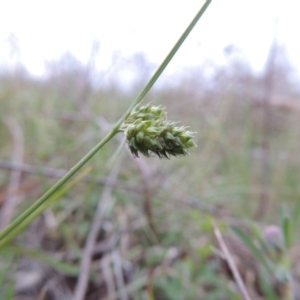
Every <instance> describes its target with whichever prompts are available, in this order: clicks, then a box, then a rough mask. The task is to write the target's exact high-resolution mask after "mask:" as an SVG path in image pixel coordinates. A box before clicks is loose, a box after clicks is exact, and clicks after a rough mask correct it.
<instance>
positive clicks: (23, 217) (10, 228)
mask: <svg viewBox="0 0 300 300" xmlns="http://www.w3.org/2000/svg"><path fill="white" fill-rule="evenodd" d="M210 2H211V0H207V1H206V2H205V3H204V5H203V6H202V8H201V9H200V10H199V12H198V13H197V14H196V16H195V17H194V19H193V20H192V22H191V23H190V24H189V26H188V27H187V28H186V30H185V31H184V32H183V34H182V35H181V36H180V38H179V40H178V41H177V43H176V44H175V45H174V47H173V48H172V50H171V51H170V53H169V54H168V55H167V57H166V58H165V59H164V61H163V62H162V64H161V65H160V66H159V67H158V69H157V70H156V72H155V73H154V74H153V76H152V77H151V79H150V80H149V82H148V83H147V85H146V86H145V88H144V89H143V90H142V92H141V93H140V94H139V95H138V96H137V98H136V99H135V100H134V101H133V102H132V103H131V105H130V106H129V108H128V110H127V111H126V112H125V113H124V115H123V116H122V117H121V118H120V119H119V120H118V121H117V123H116V124H115V126H114V127H113V128H112V129H111V131H110V132H109V133H108V134H107V135H106V136H105V137H104V138H103V139H102V140H101V141H100V142H99V143H98V144H97V145H96V146H95V147H94V148H93V149H92V150H91V151H90V152H89V153H88V154H86V155H85V156H84V157H83V158H82V159H81V160H80V161H79V162H78V163H77V164H76V165H75V166H74V167H73V168H71V170H70V171H68V172H67V174H66V175H64V176H63V177H62V178H61V179H60V180H59V181H58V182H57V183H56V184H54V185H53V186H52V187H51V188H50V189H49V190H48V191H47V192H46V193H45V194H44V195H43V196H42V197H41V198H39V199H38V200H37V201H36V202H35V203H34V204H32V205H31V206H30V207H29V208H28V209H26V210H25V211H24V212H23V213H21V214H20V215H19V216H18V217H17V218H16V219H15V220H14V221H12V222H11V223H10V224H9V225H8V226H7V227H6V228H5V229H4V230H3V231H2V232H1V233H0V243H1V241H2V243H1V246H3V245H4V244H6V243H7V242H8V240H9V239H6V240H5V242H4V243H3V239H4V238H5V237H6V236H7V235H8V234H9V233H10V232H11V231H13V230H16V227H18V226H22V222H24V221H25V220H26V219H27V218H29V217H30V215H31V214H33V213H34V212H35V211H36V210H38V209H39V207H40V206H42V205H43V204H44V203H45V202H46V201H47V200H48V199H49V198H50V197H51V196H52V195H53V194H54V193H55V192H56V191H57V190H58V189H59V188H60V187H62V186H63V185H64V184H65V183H66V182H67V181H68V180H69V179H70V178H71V177H72V176H73V175H74V174H75V173H76V172H77V171H78V170H79V169H81V168H82V167H83V166H84V165H85V164H86V163H87V162H88V161H89V160H90V159H91V158H92V157H93V156H94V155H95V154H96V153H97V152H98V151H99V150H100V149H101V148H102V147H103V146H104V145H105V144H106V143H107V142H108V141H109V140H111V139H112V138H113V137H114V136H115V135H116V134H117V133H118V131H119V128H120V126H121V125H122V123H123V122H124V120H125V118H126V116H127V115H128V114H129V113H130V112H131V111H132V109H133V108H134V107H135V106H136V105H137V104H138V103H140V102H141V101H142V99H143V98H144V97H145V95H146V94H147V93H148V91H149V90H150V89H151V87H152V86H153V85H154V83H155V82H156V80H157V79H158V77H159V76H160V75H161V73H162V72H163V71H164V69H165V68H166V66H167V65H168V64H169V62H170V61H171V59H172V58H173V56H174V55H175V53H176V52H177V50H178V49H179V47H180V46H181V45H182V43H183V42H184V40H185V39H186V37H187V36H188V35H189V33H190V32H191V30H192V29H193V27H194V26H195V25H196V23H197V22H198V20H199V19H200V17H201V16H202V15H203V13H204V12H205V10H206V9H207V7H208V6H209V4H210ZM11 238H12V236H10V239H11Z"/></svg>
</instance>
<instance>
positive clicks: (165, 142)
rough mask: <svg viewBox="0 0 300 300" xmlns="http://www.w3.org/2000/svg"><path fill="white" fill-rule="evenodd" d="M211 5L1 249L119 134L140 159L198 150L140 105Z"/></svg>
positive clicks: (188, 136) (7, 232)
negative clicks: (103, 132)
mask: <svg viewBox="0 0 300 300" xmlns="http://www.w3.org/2000/svg"><path fill="white" fill-rule="evenodd" d="M210 3H211V0H206V1H205V3H204V5H203V6H202V7H201V9H200V10H199V12H198V13H197V14H196V16H195V17H194V18H193V20H192V21H191V23H190V24H189V25H188V27H187V28H186V29H185V31H184V32H183V34H182V35H181V36H180V38H179V39H178V41H177V42H176V43H175V45H174V46H173V48H172V49H171V51H170V52H169V54H168V55H167V56H166V58H165V59H164V60H163V62H162V63H161V65H160V66H159V67H158V69H157V71H156V72H155V73H154V74H153V76H152V77H151V78H150V80H149V82H148V83H147V84H146V86H145V87H144V89H143V90H142V91H141V93H140V94H139V95H138V96H137V98H136V99H134V100H133V101H132V103H131V105H130V106H129V108H128V110H127V111H126V112H125V113H124V114H123V115H122V116H121V117H120V119H119V120H118V121H117V122H116V123H115V125H114V126H113V127H112V129H111V130H110V131H109V132H108V133H107V135H106V136H105V137H104V138H103V139H102V140H101V141H100V142H99V143H98V144H97V145H96V146H95V147H94V148H93V149H91V150H90V151H89V152H88V153H87V154H86V155H85V156H84V157H83V158H82V159H81V160H80V161H79V162H77V163H76V164H75V165H74V166H73V167H72V168H71V169H70V170H69V171H68V172H67V173H66V174H65V175H64V176H63V177H62V178H61V179H60V180H59V181H58V182H57V183H56V184H54V185H53V186H52V187H51V188H50V189H49V190H48V191H47V192H46V193H45V194H44V195H42V196H41V197H40V198H39V199H38V200H37V201H36V202H35V203H34V204H32V205H31V206H30V207H29V208H28V209H26V210H25V211H24V212H23V213H21V214H20V215H19V216H18V217H17V218H16V219H15V220H13V221H12V222H11V223H10V224H9V225H8V226H7V227H6V228H5V229H4V230H3V231H2V232H1V233H0V248H1V247H3V246H4V245H6V244H7V243H8V242H9V241H10V240H11V239H13V238H14V237H15V236H16V235H17V234H18V233H19V232H21V231H22V230H23V229H24V228H25V227H26V226H27V225H29V223H30V222H32V221H33V220H34V219H35V218H36V217H37V216H38V215H40V214H41V213H42V212H43V211H44V210H45V209H46V208H47V207H48V206H49V205H48V204H49V203H48V202H50V203H53V202H54V200H53V197H54V198H55V201H57V200H58V198H59V197H55V194H56V193H59V191H60V189H61V188H62V187H63V185H65V184H66V183H67V182H68V181H69V180H70V178H71V177H72V176H73V175H75V174H76V173H77V172H78V171H79V170H80V169H81V168H82V167H83V166H84V165H85V164H86V163H87V162H88V161H89V160H90V159H91V158H92V157H93V156H94V155H95V154H96V153H97V152H98V151H99V150H100V149H101V148H102V147H103V146H104V145H105V144H106V143H108V142H109V141H110V140H111V139H112V138H113V137H114V136H115V135H116V134H118V133H119V132H123V133H124V134H125V136H126V141H127V143H128V146H129V148H130V150H131V152H132V154H133V155H135V156H139V154H143V155H145V156H150V155H152V154H155V155H157V156H158V157H160V158H163V157H165V158H170V157H171V156H182V155H186V154H187V153H188V149H189V148H191V147H194V146H195V143H194V142H193V135H194V132H192V131H190V130H189V129H188V128H187V127H185V126H179V124H178V123H174V122H171V121H168V120H167V118H166V113H165V110H164V108H163V107H161V106H154V105H152V104H149V105H144V106H141V105H140V102H141V101H142V100H143V98H144V97H145V95H146V94H147V93H148V92H149V90H150V89H151V88H152V86H153V85H154V83H155V82H156V80H157V79H158V78H159V76H160V75H161V74H162V72H163V71H164V69H165V68H166V66H167V65H168V64H169V62H170V61H171V59H172V58H173V56H174V55H175V54H176V52H177V51H178V49H179V48H180V46H181V45H182V43H183V42H184V41H185V39H186V38H187V36H188V35H189V33H190V32H191V30H192V29H193V27H194V26H195V25H196V23H197V22H198V20H199V19H200V18H201V16H202V15H203V14H204V12H205V11H206V9H207V8H208V6H209V4H210Z"/></svg>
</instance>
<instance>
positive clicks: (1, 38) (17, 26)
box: [0, 0, 300, 75]
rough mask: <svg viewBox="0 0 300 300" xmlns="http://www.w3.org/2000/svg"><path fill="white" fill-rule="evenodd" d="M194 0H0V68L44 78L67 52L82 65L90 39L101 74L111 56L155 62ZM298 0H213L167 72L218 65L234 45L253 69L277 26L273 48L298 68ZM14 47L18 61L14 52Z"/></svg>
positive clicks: (191, 11)
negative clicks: (19, 68) (140, 56)
mask: <svg viewBox="0 0 300 300" xmlns="http://www.w3.org/2000/svg"><path fill="white" fill-rule="evenodd" d="M203 2H204V1H199V0H197V1H196V0H177V1H175V0H173V1H172V0H106V1H104V0H98V1H96V0H84V1H83V0H80V1H79V0H78V1H76V0H72V1H70V0H60V1H58V0H52V1H45V0H26V1H24V0H18V1H17V0H10V1H8V0H0V7H1V9H0V65H6V66H8V65H11V64H12V62H13V61H14V60H15V59H19V60H20V61H21V62H22V64H24V65H25V66H26V68H28V70H29V71H30V72H31V73H33V74H35V75H39V74H43V72H44V63H45V61H51V60H54V59H58V58H59V57H60V56H61V55H62V54H63V53H65V52H67V51H69V52H71V53H72V54H73V55H74V56H75V57H76V58H78V59H80V60H81V61H83V62H86V61H87V60H88V58H89V57H90V53H91V48H92V44H93V42H94V41H98V42H99V43H100V50H99V54H98V56H97V60H96V66H97V68H99V69H107V68H109V67H110V66H111V65H112V64H113V63H114V61H113V59H112V55H113V53H116V52H117V53H118V55H119V56H121V57H129V56H131V55H133V54H134V53H136V52H143V53H145V55H146V57H147V59H148V60H149V61H150V62H153V63H155V64H159V63H160V62H161V61H162V59H163V58H164V57H165V56H166V54H167V53H168V51H169V50H170V48H171V47H172V46H173V44H174V43H175V42H176V40H177V39H178V37H179V35H180V34H181V33H182V32H183V30H184V29H185V28H186V26H187V25H188V23H189V22H190V20H191V19H192V17H193V16H194V15H195V14H196V13H197V11H198V10H199V8H200V7H201V5H202V4H203ZM299 12H300V1H298V0H226V1H225V0H212V3H211V5H210V7H209V8H208V10H207V12H206V13H205V15H204V17H203V18H202V19H201V20H200V21H199V22H198V24H197V25H196V27H195V29H194V30H193V32H192V33H191V35H190V36H189V38H188V40H187V41H186V43H185V44H184V46H183V47H182V49H181V50H180V52H178V53H177V54H176V56H175V58H174V60H173V61H172V63H171V65H170V67H168V69H169V71H172V70H176V69H178V68H179V69H180V68H185V67H189V66H197V65H199V66H200V65H201V63H202V62H203V61H204V60H205V59H208V60H211V61H214V62H217V63H223V62H224V61H225V57H224V54H223V49H224V47H225V46H226V45H229V44H234V45H236V46H237V47H238V48H239V49H241V50H242V52H243V54H244V55H245V56H246V57H247V58H248V59H249V61H250V62H251V64H252V65H253V66H254V68H260V67H261V66H262V65H263V63H264V62H265V60H266V57H267V54H268V50H269V47H270V44H271V43H272V40H273V36H274V31H275V29H274V28H275V23H276V21H275V20H276V19H277V20H278V22H277V30H276V36H277V40H278V42H279V44H285V45H286V47H287V49H288V54H289V55H290V58H291V60H292V62H293V64H295V66H296V67H297V68H298V69H300V55H299V53H300V42H299V28H300V17H299ZM14 47H15V48H17V49H19V56H18V55H16V52H13V53H14V55H12V51H11V50H12V48H14Z"/></svg>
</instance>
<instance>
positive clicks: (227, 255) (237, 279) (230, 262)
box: [213, 222, 251, 300]
mask: <svg viewBox="0 0 300 300" xmlns="http://www.w3.org/2000/svg"><path fill="white" fill-rule="evenodd" d="M213 227H214V233H215V236H216V238H217V240H218V243H219V245H220V247H221V250H222V252H223V254H224V256H225V258H226V260H227V263H228V266H229V268H230V269H231V272H232V274H233V277H234V279H235V282H236V284H237V286H238V287H239V289H240V291H241V294H242V297H243V299H244V300H251V298H250V296H249V294H248V292H247V290H246V287H245V284H244V282H243V280H242V277H241V275H240V273H239V271H238V269H237V267H236V264H235V262H234V259H233V258H232V256H231V254H230V252H229V250H228V248H227V246H226V244H225V241H224V239H223V237H222V234H221V232H220V230H219V228H218V226H217V224H216V223H215V222H213Z"/></svg>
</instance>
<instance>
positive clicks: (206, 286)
mask: <svg viewBox="0 0 300 300" xmlns="http://www.w3.org/2000/svg"><path fill="white" fill-rule="evenodd" d="M199 72H200V71H199ZM216 72H217V70H216ZM53 76H54V75H53ZM67 76H69V77H67ZM72 76H75V75H74V74H73V73H72V72H71V73H68V74H67V75H66V77H65V78H64V80H65V82H71V84H68V85H65V91H61V90H60V89H59V88H58V87H57V84H56V82H57V81H55V80H53V78H52V80H50V79H49V80H44V81H43V82H38V81H35V80H33V79H30V78H26V77H20V78H19V77H16V76H13V75H10V76H8V75H2V77H1V78H0V119H1V122H2V121H3V120H4V119H5V118H7V117H9V116H10V117H12V118H14V119H15V120H16V121H17V122H18V123H19V124H20V126H21V128H22V131H23V135H24V141H25V142H24V143H25V144H24V149H25V153H24V159H23V161H24V163H26V164H30V165H34V166H40V167H52V168H57V169H69V168H70V167H71V166H73V165H74V164H75V163H76V162H77V161H78V160H79V159H80V158H81V157H82V156H83V155H84V154H85V153H86V152H87V151H88V150H89V149H90V148H91V147H92V146H93V145H95V143H97V141H99V140H100V139H101V138H102V137H103V136H104V135H105V133H106V132H105V130H103V129H101V128H99V127H98V126H97V124H96V123H95V120H97V118H98V117H102V118H104V119H105V120H106V121H107V122H108V126H109V125H111V124H112V123H113V122H114V121H115V120H116V118H117V117H118V116H120V114H121V113H122V112H124V109H125V108H126V107H128V105H129V103H130V99H132V97H131V95H130V94H125V93H124V92H122V91H118V90H116V89H113V88H112V89H111V90H110V89H109V88H106V89H102V88H100V87H98V88H96V87H95V88H92V89H91V90H90V91H89V92H88V94H84V95H82V98H80V99H79V100H78V99H75V96H74V95H76V91H78V94H79V92H80V91H79V88H78V86H76V84H75V83H76V81H75V80H73V81H72V80H71V79H72ZM251 76H252V77H251ZM200 77H201V76H200ZM68 78H69V80H68ZM249 78H250V79H251V78H252V79H253V80H250V79H249V82H243V81H242V80H241V82H240V81H239V80H240V79H239V73H238V71H236V74H234V75H231V76H230V77H225V78H223V81H222V84H218V82H215V86H214V89H213V90H212V89H209V88H205V86H204V85H203V83H199V85H200V84H201V85H200V86H201V87H203V90H201V95H200V96H199V93H198V92H199V90H198V85H197V81H196V79H194V81H193V84H194V85H192V84H191V85H190V86H187V85H185V88H184V89H181V88H180V86H175V87H168V88H167V89H166V90H163V89H162V90H155V91H152V92H151V93H150V94H149V95H148V96H147V101H154V103H155V104H163V105H165V106H166V107H167V110H168V117H169V118H170V119H172V120H174V121H176V120H178V121H181V122H182V124H185V125H190V126H191V127H192V129H193V130H195V131H197V143H198V148H196V149H192V150H191V155H190V156H187V157H183V158H180V159H171V160H159V159H157V158H154V157H153V158H152V157H151V158H149V159H147V160H144V159H143V161H145V165H146V167H145V168H146V170H147V171H151V172H152V177H151V179H150V181H149V182H148V184H149V189H150V202H151V210H152V220H153V223H154V225H155V232H154V231H153V228H151V226H150V225H149V219H148V216H147V214H146V213H145V210H144V204H145V201H146V200H145V199H146V196H147V195H146V193H145V192H143V181H142V173H141V170H140V168H139V167H138V165H137V164H136V160H137V159H132V157H131V155H130V154H128V153H127V152H126V151H125V150H123V152H122V155H121V156H120V157H119V162H120V172H119V174H118V180H119V181H118V182H119V184H118V183H117V184H116V187H115V189H114V190H113V193H112V201H113V207H112V208H111V209H110V210H108V211H106V212H105V214H104V217H103V224H102V227H101V230H100V232H99V234H98V237H97V243H98V246H99V245H102V247H103V249H104V250H99V251H98V252H97V253H95V254H94V257H93V262H94V268H95V270H94V271H95V272H96V275H95V276H91V278H90V284H89V288H88V296H87V297H86V299H88V300H89V299H94V298H93V297H94V296H93V295H94V293H98V295H100V296H102V297H103V298H104V296H105V295H107V282H105V280H104V279H103V276H102V275H103V269H101V268H100V265H101V263H102V262H103V261H104V259H105V258H106V259H107V258H108V257H109V255H110V254H111V253H112V252H113V251H114V250H116V249H117V250H118V251H119V253H120V256H121V258H122V259H123V263H124V269H123V275H124V281H125V287H126V288H128V289H131V290H132V291H133V292H132V297H131V298H130V299H163V300H169V299H170V300H174V299H175V300H176V299H217V300H218V299H220V300H222V299H241V298H240V297H239V296H237V292H236V291H234V289H233V288H232V284H231V283H230V282H229V279H228V277H226V276H224V274H223V273H224V272H222V270H223V269H222V267H221V266H220V261H219V260H218V259H217V256H215V255H214V254H213V251H212V250H211V245H214V246H215V247H217V245H216V244H215V242H214V238H213V232H212V225H211V220H212V219H216V220H217V221H218V222H219V226H220V227H222V228H225V227H227V226H228V227H229V226H230V225H232V223H234V224H235V222H241V223H244V222H245V220H252V221H254V222H255V224H256V225H257V226H258V227H259V228H262V227H263V226H264V225H266V224H271V223H277V224H278V214H279V210H280V207H281V206H282V205H283V204H285V205H286V206H287V207H288V208H289V209H290V211H293V208H294V207H295V204H296V203H297V202H298V201H299V184H298V182H299V180H298V179H299V178H300V168H299V164H300V160H299V150H300V149H299V148H300V144H299V140H300V139H299V137H300V118H299V112H297V111H293V110H290V111H281V110H280V109H279V108H276V107H272V108H271V110H272V122H271V128H270V132H269V136H268V137H267V138H268V139H269V141H270V150H269V161H270V170H269V173H268V176H269V184H268V187H267V188H268V194H269V199H270V207H269V208H268V210H267V211H264V212H263V216H262V218H261V219H260V220H255V212H256V210H257V207H258V206H259V202H260V199H261V193H262V185H261V179H262V178H261V176H262V175H261V174H262V160H261V152H262V145H263V140H264V138H266V137H265V136H264V135H263V118H262V115H263V114H262V107H261V106H260V105H258V104H255V103H254V101H253V97H252V96H251V95H252V94H251V93H252V92H253V91H255V89H256V88H258V87H257V86H256V83H257V81H258V80H259V78H257V76H256V75H255V74H249ZM54 79H55V76H54ZM58 79H59V78H58ZM186 80H187V79H185V78H182V81H183V82H186ZM195 81H196V82H195ZM72 82H73V83H72ZM224 82H225V83H226V82H227V83H229V82H236V84H233V85H231V87H230V89H229V88H228V87H226V88H224ZM253 82H254V83H255V84H253ZM62 86H64V85H62ZM225 86H226V84H225ZM241 86H242V89H243V91H244V95H245V96H243V98H241V93H240V89H241ZM291 89H292V87H291ZM66 95H69V96H66ZM70 95H71V96H70ZM84 99H88V100H87V102H81V100H84ZM87 108H88V109H89V110H90V111H91V112H92V114H93V115H92V116H90V117H87V116H86V115H85V112H84V111H85V109H87ZM118 143H119V142H118V141H117V140H113V141H112V143H109V144H107V145H106V147H105V148H103V151H100V152H99V153H97V154H96V155H95V157H94V158H93V159H92V160H91V161H90V165H91V166H92V167H93V169H92V171H91V172H90V175H91V176H92V178H94V179H97V178H99V177H103V178H105V177H106V176H107V170H106V169H104V168H103V162H106V161H108V160H109V158H110V157H111V156H112V154H113V153H114V151H115V149H116V147H117V146H118ZM13 147H14V144H13V142H12V138H11V133H10V132H9V130H8V128H7V127H6V126H5V125H4V123H1V126H0V158H1V159H5V160H7V161H9V160H10V159H11V152H12V149H13ZM8 182H9V172H8V171H5V170H2V169H0V199H2V198H1V197H3V195H4V193H5V191H6V187H7V185H8ZM54 182H55V179H53V178H47V177H43V176H40V175H39V176H36V175H30V174H27V173H24V174H23V175H22V180H21V186H20V187H19V191H20V193H21V194H22V196H23V199H24V200H23V202H22V203H21V204H20V205H19V206H18V209H17V211H15V215H17V214H18V213H19V212H21V211H22V210H23V209H24V208H25V207H28V206H29V204H30V203H32V202H33V200H34V199H36V198H37V196H38V195H40V194H41V193H42V192H43V191H45V190H46V189H47V188H49V187H50V186H51V185H52V184H53V183H54ZM121 184H122V185H125V188H124V187H122V186H121ZM131 186H135V187H136V186H137V187H138V188H139V190H138V191H132V190H130V187H131ZM126 187H127V189H126ZM103 190H104V186H103V185H102V184H99V183H96V182H88V183H87V182H79V183H77V184H76V185H75V186H73V187H72V189H70V190H68V191H67V192H66V193H65V194H64V196H63V197H62V198H61V199H60V201H59V202H57V203H55V204H54V205H53V207H51V209H49V210H48V211H47V212H46V213H45V214H44V215H43V216H42V217H40V218H39V219H38V220H36V221H35V223H33V224H32V225H31V226H30V227H29V228H28V229H27V230H26V231H25V233H24V234H23V235H21V236H20V237H18V238H17V239H16V240H15V241H14V244H13V246H10V247H13V248H7V251H9V249H12V250H13V251H12V253H11V254H16V255H15V256H14V263H11V264H10V262H9V259H12V258H11V256H10V257H9V259H7V258H6V257H5V256H3V257H1V258H0V266H1V270H2V271H1V272H2V273H1V274H0V278H1V283H2V285H3V286H4V288H3V291H6V292H7V294H9V293H11V291H13V290H14V288H12V286H11V285H12V280H11V278H12V273H17V272H18V270H17V269H16V267H15V266H16V265H17V264H18V265H19V268H21V267H22V263H21V258H22V260H23V261H24V260H25V261H26V264H25V265H26V266H27V267H26V268H29V269H30V270H31V271H32V272H34V270H35V267H34V263H33V261H34V260H35V253H38V254H37V255H36V260H37V261H38V262H39V264H41V265H42V266H43V272H44V274H45V279H44V281H43V282H42V283H39V284H35V285H34V286H32V287H30V288H29V290H30V293H33V295H34V296H32V297H35V298H36V299H37V297H38V296H39V295H40V293H41V292H42V290H43V288H45V286H46V284H47V282H50V281H51V280H60V283H61V284H62V286H63V287H64V292H65V294H66V295H67V293H68V291H73V288H74V281H75V280H76V278H77V274H78V270H79V266H80V258H81V255H82V251H83V247H84V244H85V241H86V237H87V234H88V232H89V228H90V226H91V222H92V220H93V216H94V213H95V210H96V207H97V204H98V202H99V199H101V195H102V193H103ZM51 218H54V220H55V222H54V223H55V225H51V224H52V223H51ZM49 220H50V221H49ZM49 222H50V223H49ZM297 230H299V226H298V227H297V228H296V229H295V232H296V231H297ZM224 232H225V231H224ZM32 241H34V242H32ZM297 242H298V243H299V237H296V238H295V244H296V245H297ZM101 243H102V244H101ZM108 245H110V246H109V247H108ZM23 246H24V249H23ZM105 246H107V247H108V248H106V249H105ZM99 247H100V246H99ZM100 249H102V248H101V247H100ZM20 257H21V258H20ZM110 270H111V274H112V276H115V273H114V271H113V267H112V265H111V269H110ZM106 272H107V270H106ZM4 273H5V274H4ZM91 273H92V272H91ZM92 274H94V273H92ZM99 274H100V275H99ZM222 274H223V275H222ZM249 289H250V287H249ZM25 292H26V291H18V290H17V289H16V293H17V294H18V295H19V298H18V299H22V297H25V294H26V293H25ZM27 292H28V291H27ZM47 293H48V297H49V299H62V298H58V296H57V294H55V292H54V291H47ZM20 297H21V298H20ZM51 297H52V298H51ZM66 297H67V296H66ZM151 297H152V298H151ZM24 299H25V298H24ZM253 299H255V298H253ZM266 299H267V298H266ZM62 300H63V299H62Z"/></svg>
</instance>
